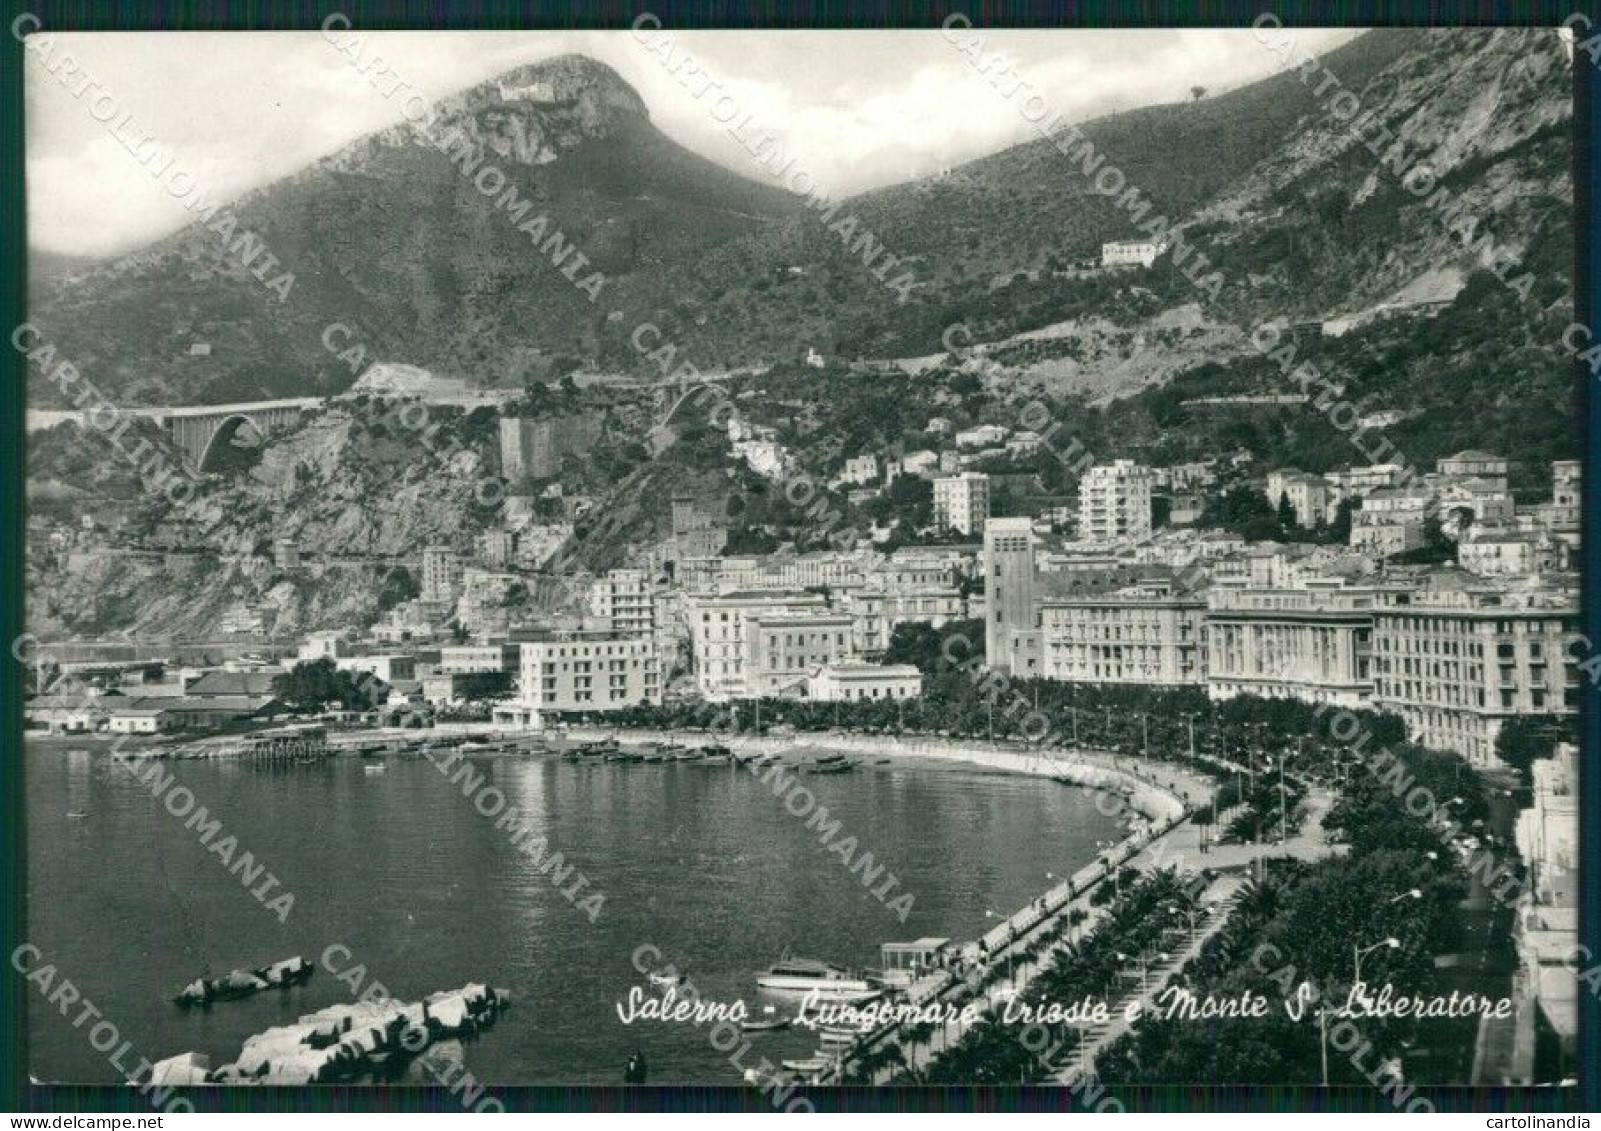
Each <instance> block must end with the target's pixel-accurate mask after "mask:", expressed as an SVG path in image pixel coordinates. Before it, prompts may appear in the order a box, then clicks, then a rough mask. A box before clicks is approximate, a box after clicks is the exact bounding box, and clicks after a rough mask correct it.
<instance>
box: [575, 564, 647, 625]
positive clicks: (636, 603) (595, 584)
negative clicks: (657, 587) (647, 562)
mask: <svg viewBox="0 0 1601 1131" xmlns="http://www.w3.org/2000/svg"><path fill="white" fill-rule="evenodd" d="M589 611H590V613H592V614H593V615H595V616H597V617H601V618H603V619H605V620H607V621H609V622H610V624H611V630H612V631H613V632H619V633H622V634H624V635H627V636H637V635H641V634H643V635H649V634H650V633H653V632H655V631H656V595H655V591H654V587H653V586H652V585H651V583H650V578H649V577H648V576H647V574H646V573H645V571H644V570H642V569H614V570H610V571H608V572H607V573H606V575H605V576H604V577H598V578H596V579H595V580H594V581H592V582H591V583H590V585H589Z"/></svg>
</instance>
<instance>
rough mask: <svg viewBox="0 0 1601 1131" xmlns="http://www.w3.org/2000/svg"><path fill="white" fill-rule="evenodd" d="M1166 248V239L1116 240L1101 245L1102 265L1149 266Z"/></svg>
mask: <svg viewBox="0 0 1601 1131" xmlns="http://www.w3.org/2000/svg"><path fill="white" fill-rule="evenodd" d="M1166 250H1167V241H1166V240H1165V239H1161V240H1114V241H1110V242H1107V243H1103V244H1102V245H1101V266H1102V267H1149V266H1150V265H1151V264H1153V263H1155V262H1156V261H1157V260H1158V259H1159V258H1161V255H1162V253H1163V252H1164V251H1166Z"/></svg>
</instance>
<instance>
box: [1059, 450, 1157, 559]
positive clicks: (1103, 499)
mask: <svg viewBox="0 0 1601 1131" xmlns="http://www.w3.org/2000/svg"><path fill="white" fill-rule="evenodd" d="M1154 482H1155V476H1154V475H1153V474H1152V473H1151V469H1150V468H1148V467H1142V466H1140V465H1139V464H1137V463H1135V462H1133V461H1132V460H1126V459H1120V460H1114V461H1113V462H1111V463H1100V464H1096V465H1095V466H1094V467H1092V468H1090V469H1089V471H1087V472H1085V474H1084V477H1083V478H1082V479H1080V480H1079V484H1078V536H1079V538H1080V540H1082V541H1085V542H1143V541H1145V540H1146V539H1148V538H1150V536H1151V488H1152V486H1153V484H1154Z"/></svg>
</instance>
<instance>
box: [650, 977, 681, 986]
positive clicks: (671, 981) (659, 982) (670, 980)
mask: <svg viewBox="0 0 1601 1131" xmlns="http://www.w3.org/2000/svg"><path fill="white" fill-rule="evenodd" d="M647 977H648V978H649V980H650V984H651V985H653V986H662V987H663V988H667V987H671V986H681V985H683V984H684V976H683V975H682V974H650V975H647Z"/></svg>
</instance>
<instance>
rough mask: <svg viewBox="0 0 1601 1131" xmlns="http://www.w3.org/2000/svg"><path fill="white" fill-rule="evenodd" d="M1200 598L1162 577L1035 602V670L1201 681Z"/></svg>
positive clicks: (1073, 677) (1097, 679)
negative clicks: (1101, 591) (1097, 592)
mask: <svg viewBox="0 0 1601 1131" xmlns="http://www.w3.org/2000/svg"><path fill="white" fill-rule="evenodd" d="M1205 617H1206V600H1205V598H1204V597H1202V596H1200V595H1199V594H1182V593H1174V592H1173V590H1172V587H1171V586H1170V585H1168V584H1166V583H1153V584H1149V585H1139V586H1133V587H1130V588H1127V589H1122V590H1119V591H1117V592H1115V593H1108V594H1105V595H1096V596H1082V597H1077V596H1075V597H1058V596H1050V597H1045V598H1042V599H1041V600H1040V651H1041V664H1042V671H1041V674H1042V675H1044V676H1045V677H1046V678H1047V679H1060V680H1069V681H1071V682H1074V683H1141V684H1148V685H1152V686H1161V687H1177V686H1182V685H1185V684H1196V685H1198V684H1201V683H1204V682H1205V680H1206V664H1205V650H1204V635H1205V634H1204V621H1205Z"/></svg>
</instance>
